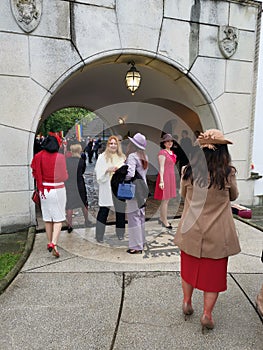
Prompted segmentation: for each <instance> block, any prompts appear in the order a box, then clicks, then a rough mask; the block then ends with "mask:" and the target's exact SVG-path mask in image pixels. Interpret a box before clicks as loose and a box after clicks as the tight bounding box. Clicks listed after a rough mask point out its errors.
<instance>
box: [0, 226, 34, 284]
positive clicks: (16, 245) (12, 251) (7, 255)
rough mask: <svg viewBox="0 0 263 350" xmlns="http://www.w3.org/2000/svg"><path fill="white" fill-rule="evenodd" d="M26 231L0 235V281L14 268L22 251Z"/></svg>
mask: <svg viewBox="0 0 263 350" xmlns="http://www.w3.org/2000/svg"><path fill="white" fill-rule="evenodd" d="M26 239H27V231H21V232H16V233H10V234H1V235H0V279H2V278H4V277H5V276H6V275H7V274H8V272H9V271H11V270H12V268H13V267H14V266H15V264H16V263H17V261H18V260H19V258H20V256H21V254H22V253H23V251H24V248H25V244H26Z"/></svg>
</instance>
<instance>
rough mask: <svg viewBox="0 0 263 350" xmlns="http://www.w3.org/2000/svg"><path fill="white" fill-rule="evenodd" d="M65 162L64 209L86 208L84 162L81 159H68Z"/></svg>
mask: <svg viewBox="0 0 263 350" xmlns="http://www.w3.org/2000/svg"><path fill="white" fill-rule="evenodd" d="M66 162H67V170H68V180H67V181H66V182H65V186H66V193H67V204H66V209H75V208H82V207H83V206H87V205H88V201H87V191H86V186H85V182H84V178H83V174H84V172H85V169H86V162H85V160H84V159H83V158H77V157H69V158H67V160H66Z"/></svg>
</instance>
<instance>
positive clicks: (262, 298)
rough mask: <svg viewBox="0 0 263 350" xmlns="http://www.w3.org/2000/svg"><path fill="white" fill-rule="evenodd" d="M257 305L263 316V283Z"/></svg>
mask: <svg viewBox="0 0 263 350" xmlns="http://www.w3.org/2000/svg"><path fill="white" fill-rule="evenodd" d="M256 306H257V310H258V312H259V313H260V315H261V316H262V317H263V284H262V287H261V289H260V291H259V293H258V295H257V298H256Z"/></svg>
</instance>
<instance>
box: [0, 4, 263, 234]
mask: <svg viewBox="0 0 263 350" xmlns="http://www.w3.org/2000/svg"><path fill="white" fill-rule="evenodd" d="M26 3H27V5H32V6H29V7H30V8H32V11H33V12H32V13H31V14H28V13H24V12H23V11H24V9H23V6H22V5H23V4H24V2H23V1H18V0H4V1H3V3H2V4H1V5H2V7H1V11H0V45H1V53H0V55H1V59H0V86H1V88H0V97H1V115H0V139H1V160H0V172H1V185H0V186H1V188H0V201H1V206H0V216H1V221H0V225H1V227H0V232H8V231H13V230H15V229H17V228H19V227H25V226H27V225H31V224H33V223H34V220H35V208H34V205H33V202H32V201H31V194H32V189H33V180H32V176H31V169H30V162H31V159H32V156H33V140H34V136H35V132H36V130H37V128H38V125H39V123H40V122H41V121H42V120H43V119H45V118H47V117H48V116H49V115H50V113H52V112H53V111H55V110H58V109H60V108H63V107H70V106H81V107H85V108H88V109H89V110H93V111H96V113H97V114H98V115H100V116H101V118H102V119H103V120H104V122H105V123H106V124H107V125H108V126H109V127H110V128H112V130H113V131H114V132H117V131H118V132H119V131H122V133H124V132H127V131H129V132H130V133H131V134H132V133H134V132H136V131H138V130H140V131H141V132H144V133H145V134H146V135H147V137H148V139H149V140H150V141H151V142H149V145H150V146H152V147H151V150H150V153H151V152H152V154H150V156H151V157H153V158H154V155H155V154H156V152H155V147H158V143H159V137H160V131H161V130H163V129H164V128H165V127H168V126H169V128H170V129H169V130H171V132H172V133H174V134H180V130H181V129H182V128H188V129H189V130H192V131H193V132H194V131H195V130H200V129H201V130H202V129H203V130H204V129H206V128H211V127H217V128H220V129H221V130H222V131H223V132H224V133H225V134H227V137H228V138H231V139H232V140H233V142H234V145H233V146H232V147H231V154H232V158H233V162H234V165H235V166H236V167H237V169H238V181H239V188H240V201H241V202H243V203H247V204H250V203H251V202H252V200H253V182H251V181H250V180H248V178H249V166H250V162H251V159H250V158H251V151H252V149H251V148H252V141H253V125H254V101H255V90H256V77H257V55H258V52H257V45H258V40H259V39H258V31H259V14H260V11H261V4H259V3H258V2H256V1H235V0H222V1H212V0H211V1H210V0H208V1H207V0H199V1H184V0H178V1H172V0H171V1H169V0H168V1H162V0H150V1H149V0H134V1H129V0H96V1H94V0H82V1H78V2H75V1H59V0H54V1H43V2H42V1H40V0H39V1H27V2H26ZM14 6H17V7H14ZM14 8H15V9H16V10H17V9H19V17H16V16H15V15H14V13H13V12H14ZM40 14H41V16H40ZM31 17H32V18H31ZM19 21H22V22H23V25H22V26H21V23H18V22H19ZM27 26H28V27H27ZM29 26H30V28H29ZM131 60H133V61H134V62H135V64H136V67H137V69H139V71H140V73H141V76H142V82H141V86H140V88H139V90H138V91H137V92H136V93H135V95H134V96H132V95H131V93H130V92H129V91H128V90H127V89H126V87H125V83H124V77H125V74H126V72H127V70H128V69H129V67H128V65H127V63H128V62H129V61H131ZM120 117H123V118H124V117H125V118H124V120H125V123H124V124H123V125H121V126H120V125H119V124H118V118H120ZM167 125H168V126H167ZM120 127H122V128H123V129H122V130H121V129H120ZM152 162H153V163H154V160H152Z"/></svg>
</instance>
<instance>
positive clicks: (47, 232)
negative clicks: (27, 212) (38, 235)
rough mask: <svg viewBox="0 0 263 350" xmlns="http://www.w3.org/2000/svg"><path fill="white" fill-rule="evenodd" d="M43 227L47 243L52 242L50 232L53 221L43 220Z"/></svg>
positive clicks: (51, 231)
mask: <svg viewBox="0 0 263 350" xmlns="http://www.w3.org/2000/svg"><path fill="white" fill-rule="evenodd" d="M45 229H46V234H47V240H48V243H51V242H52V233H53V222H50V221H46V222H45Z"/></svg>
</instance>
